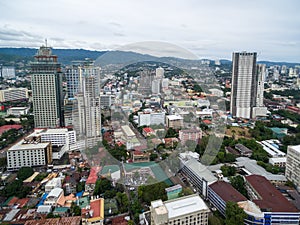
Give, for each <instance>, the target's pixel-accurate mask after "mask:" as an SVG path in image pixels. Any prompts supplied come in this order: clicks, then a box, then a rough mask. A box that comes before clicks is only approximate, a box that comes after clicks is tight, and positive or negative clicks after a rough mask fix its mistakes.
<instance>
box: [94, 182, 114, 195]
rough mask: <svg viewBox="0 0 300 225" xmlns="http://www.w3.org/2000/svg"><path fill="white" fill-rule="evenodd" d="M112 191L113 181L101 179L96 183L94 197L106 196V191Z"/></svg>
mask: <svg viewBox="0 0 300 225" xmlns="http://www.w3.org/2000/svg"><path fill="white" fill-rule="evenodd" d="M111 189H112V184H111V181H110V180H108V179H106V178H101V179H100V180H97V181H96V186H95V190H94V195H100V194H104V193H105V191H109V190H111Z"/></svg>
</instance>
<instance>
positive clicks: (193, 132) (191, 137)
mask: <svg viewBox="0 0 300 225" xmlns="http://www.w3.org/2000/svg"><path fill="white" fill-rule="evenodd" d="M201 138H202V131H201V130H200V129H186V130H180V131H179V140H180V141H181V143H182V144H185V143H186V141H194V142H196V143H198V142H199V141H200V140H201Z"/></svg>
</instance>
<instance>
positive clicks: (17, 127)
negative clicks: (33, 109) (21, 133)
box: [0, 124, 22, 135]
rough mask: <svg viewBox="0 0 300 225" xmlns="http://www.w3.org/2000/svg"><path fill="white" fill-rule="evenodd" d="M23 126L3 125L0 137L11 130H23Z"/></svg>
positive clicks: (0, 129)
mask: <svg viewBox="0 0 300 225" xmlns="http://www.w3.org/2000/svg"><path fill="white" fill-rule="evenodd" d="M21 128H22V126H21V125H17V124H15V125H3V126H1V127H0V135H2V134H3V133H4V132H5V131H8V130H11V129H16V130H19V129H21Z"/></svg>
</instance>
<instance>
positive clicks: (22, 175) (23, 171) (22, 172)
mask: <svg viewBox="0 0 300 225" xmlns="http://www.w3.org/2000/svg"><path fill="white" fill-rule="evenodd" d="M33 173H34V171H33V169H32V168H31V167H21V168H20V169H19V171H18V173H17V177H18V179H19V180H21V181H23V180H26V179H27V178H28V177H30V176H31V175H32V174H33Z"/></svg>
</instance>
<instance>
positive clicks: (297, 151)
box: [285, 145, 300, 191]
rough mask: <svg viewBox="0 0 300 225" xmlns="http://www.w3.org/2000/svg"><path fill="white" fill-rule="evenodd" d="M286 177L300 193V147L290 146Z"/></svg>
mask: <svg viewBox="0 0 300 225" xmlns="http://www.w3.org/2000/svg"><path fill="white" fill-rule="evenodd" d="M285 176H286V178H287V179H288V180H290V181H292V182H293V183H294V184H295V185H296V187H297V189H298V191H300V145H295V146H288V150H287V158H286V168H285Z"/></svg>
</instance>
